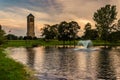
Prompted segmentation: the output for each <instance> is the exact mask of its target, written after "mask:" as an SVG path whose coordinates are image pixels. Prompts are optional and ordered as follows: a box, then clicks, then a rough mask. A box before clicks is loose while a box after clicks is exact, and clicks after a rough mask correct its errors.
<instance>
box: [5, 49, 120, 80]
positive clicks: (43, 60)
mask: <svg viewBox="0 0 120 80" xmlns="http://www.w3.org/2000/svg"><path fill="white" fill-rule="evenodd" d="M99 48H100V47H99ZM7 50H9V53H11V54H10V56H11V57H12V58H14V59H16V60H17V61H20V62H22V63H25V64H26V65H28V66H30V67H31V68H33V69H35V70H36V72H37V73H36V74H37V76H38V78H39V79H40V80H99V79H102V80H117V79H118V80H119V79H120V52H119V51H120V49H117V50H115V49H100V50H98V51H88V50H87V51H85V50H82V51H75V50H74V49H73V48H67V49H63V48H62V49H60V48H55V47H36V48H8V49H7Z"/></svg>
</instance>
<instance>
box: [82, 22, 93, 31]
mask: <svg viewBox="0 0 120 80" xmlns="http://www.w3.org/2000/svg"><path fill="white" fill-rule="evenodd" d="M91 27H92V25H91V24H90V23H89V22H88V23H87V24H86V25H85V28H84V30H85V31H86V32H87V31H88V30H91Z"/></svg>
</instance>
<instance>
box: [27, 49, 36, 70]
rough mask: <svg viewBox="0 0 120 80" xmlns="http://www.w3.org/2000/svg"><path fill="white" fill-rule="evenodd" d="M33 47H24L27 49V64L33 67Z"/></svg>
mask: <svg viewBox="0 0 120 80" xmlns="http://www.w3.org/2000/svg"><path fill="white" fill-rule="evenodd" d="M33 49H34V48H30V47H29V48H26V51H27V64H28V65H29V66H30V67H31V68H34V62H35V51H34V50H33Z"/></svg>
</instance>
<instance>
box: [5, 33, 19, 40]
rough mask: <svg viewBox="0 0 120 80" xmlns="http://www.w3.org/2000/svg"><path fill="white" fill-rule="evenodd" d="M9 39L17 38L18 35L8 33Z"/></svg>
mask: <svg viewBox="0 0 120 80" xmlns="http://www.w3.org/2000/svg"><path fill="white" fill-rule="evenodd" d="M6 38H7V40H17V39H18V37H17V36H16V35H14V34H8V35H6Z"/></svg>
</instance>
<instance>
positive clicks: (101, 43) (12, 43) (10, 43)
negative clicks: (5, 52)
mask: <svg viewBox="0 0 120 80" xmlns="http://www.w3.org/2000/svg"><path fill="white" fill-rule="evenodd" d="M77 42H78V40H76V41H75V45H77ZM92 42H93V45H94V46H104V45H108V46H120V42H114V43H111V42H104V41H98V40H94V41H92ZM65 44H66V45H74V41H66V42H65ZM37 45H39V46H57V45H63V41H58V40H50V41H44V40H43V39H40V40H9V41H7V43H6V44H4V45H3V47H19V46H23V47H32V46H37Z"/></svg>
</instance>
